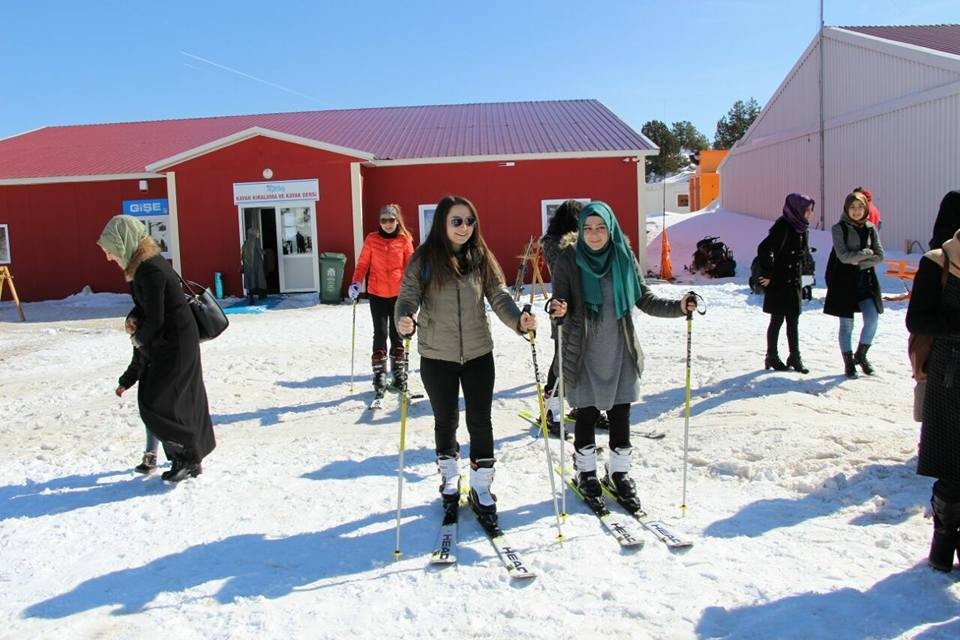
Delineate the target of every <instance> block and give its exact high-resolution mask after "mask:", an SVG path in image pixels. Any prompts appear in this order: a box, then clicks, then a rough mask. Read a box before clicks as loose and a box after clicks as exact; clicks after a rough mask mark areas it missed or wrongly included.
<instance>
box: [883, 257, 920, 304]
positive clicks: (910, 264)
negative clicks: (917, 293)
mask: <svg viewBox="0 0 960 640" xmlns="http://www.w3.org/2000/svg"><path fill="white" fill-rule="evenodd" d="M883 263H884V264H885V265H887V271H886V273H884V275H885V276H888V277H890V278H896V279H897V280H899V281H900V282H901V283H903V288H904V289H906V291H905V292H904V293H903V294H901V295H899V296H884V297H883V299H884V300H907V299H909V298H910V293H911V291H910V289H911V286H912V284H913V278H914V276H916V275H917V268H918V266H919V265H918V263H917V261H916V260H884V261H883ZM908 283H909V284H908Z"/></svg>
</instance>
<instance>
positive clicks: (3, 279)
mask: <svg viewBox="0 0 960 640" xmlns="http://www.w3.org/2000/svg"><path fill="white" fill-rule="evenodd" d="M8 282H9V283H10V293H11V294H12V295H13V301H14V302H15V303H16V304H17V313H19V314H20V322H26V321H27V319H26V318H25V317H24V315H23V306H22V305H21V304H20V296H18V295H17V288H16V287H15V286H14V285H13V274H12V273H10V267H8V266H7V265H0V299H2V298H3V285H4V284H6V283H8Z"/></svg>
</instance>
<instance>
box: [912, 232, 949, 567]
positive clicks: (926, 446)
mask: <svg viewBox="0 0 960 640" xmlns="http://www.w3.org/2000/svg"><path fill="white" fill-rule="evenodd" d="M941 283H942V284H941ZM907 329H908V330H909V331H910V333H912V334H914V335H924V336H932V337H933V346H932V347H931V349H930V355H929V357H928V358H927V361H926V373H927V379H926V385H927V389H926V393H925V395H924V399H923V422H922V425H921V428H920V446H919V451H918V455H917V473H918V474H919V475H922V476H929V477H932V478H936V481H935V482H934V483H933V495H932V496H931V498H930V502H931V504H932V505H933V541H932V542H931V545H930V556H929V562H930V566H932V567H933V568H934V569H939V570H941V571H950V570H951V569H952V568H953V556H954V554H955V553H956V554H958V558H960V426H958V423H957V416H960V231H956V232H955V233H954V236H953V238H952V239H950V240H947V241H946V242H944V243H943V246H942V248H941V249H935V250H933V251H929V252H928V253H926V254H925V255H924V256H923V258H921V259H920V264H919V267H918V268H917V275H916V276H915V277H914V280H913V292H912V295H911V296H910V306H909V307H908V308H907Z"/></svg>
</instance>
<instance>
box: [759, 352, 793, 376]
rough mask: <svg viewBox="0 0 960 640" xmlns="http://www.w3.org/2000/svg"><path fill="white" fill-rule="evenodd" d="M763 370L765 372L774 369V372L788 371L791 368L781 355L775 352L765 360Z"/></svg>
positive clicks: (769, 354)
mask: <svg viewBox="0 0 960 640" xmlns="http://www.w3.org/2000/svg"><path fill="white" fill-rule="evenodd" d="M763 368H764V370H767V369H773V370H774V371H786V370H787V369H789V368H790V367H788V366H787V365H786V364H785V363H784V362H783V360H781V359H780V355H779V354H777V353H776V352H774V353H768V354H767V357H766V358H764V359H763Z"/></svg>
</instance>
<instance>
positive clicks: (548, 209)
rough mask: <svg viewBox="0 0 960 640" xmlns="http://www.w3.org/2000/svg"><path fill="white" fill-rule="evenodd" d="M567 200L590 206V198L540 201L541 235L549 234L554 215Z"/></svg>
mask: <svg viewBox="0 0 960 640" xmlns="http://www.w3.org/2000/svg"><path fill="white" fill-rule="evenodd" d="M567 200H576V201H577V202H579V203H581V204H584V205H586V204H590V198H554V199H551V200H541V201H540V224H541V227H542V230H541V234H546V233H547V227H549V226H550V221H551V220H553V214H555V213H556V212H557V208H559V207H560V205H561V204H563V203H564V202H566V201H567Z"/></svg>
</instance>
